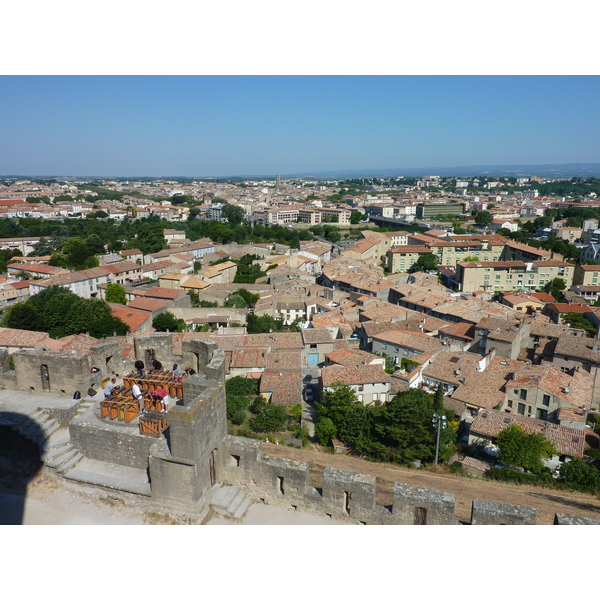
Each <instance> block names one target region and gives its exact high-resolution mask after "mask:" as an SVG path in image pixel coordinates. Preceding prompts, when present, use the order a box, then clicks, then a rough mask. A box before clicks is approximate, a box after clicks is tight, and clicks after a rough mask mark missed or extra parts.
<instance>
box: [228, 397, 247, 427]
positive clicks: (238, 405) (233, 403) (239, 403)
mask: <svg viewBox="0 0 600 600" xmlns="http://www.w3.org/2000/svg"><path fill="white" fill-rule="evenodd" d="M226 402H227V418H228V419H233V415H235V413H237V412H239V411H245V410H247V409H248V407H249V406H250V398H247V397H246V396H227V400H226ZM236 425H241V423H236Z"/></svg>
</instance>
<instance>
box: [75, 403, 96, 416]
mask: <svg viewBox="0 0 600 600" xmlns="http://www.w3.org/2000/svg"><path fill="white" fill-rule="evenodd" d="M95 404H96V402H95V401H94V400H84V401H83V402H82V403H81V404H80V405H79V406H78V407H77V415H82V414H83V413H85V412H87V411H88V410H89V409H90V408H91V407H92V406H94V405H95Z"/></svg>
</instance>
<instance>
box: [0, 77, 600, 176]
mask: <svg viewBox="0 0 600 600" xmlns="http://www.w3.org/2000/svg"><path fill="white" fill-rule="evenodd" d="M599 92H600V77H598V76H403V75H402V76H250V75H248V76H107V77H103V76H1V77H0V139H1V143H0V174H2V175H9V174H19V175H34V174H36V175H105V176H108V175H113V176H136V175H137V176H167V175H172V176H176V175H182V176H184V175H186V176H199V177H200V176H228V175H231V176H233V175H249V176H251V175H275V174H277V173H299V172H310V171H314V172H317V171H328V170H336V169H387V168H402V167H404V168H411V167H412V168H414V167H452V166H466V165H494V164H520V165H526V164H541V163H544V164H546V163H548V164H552V163H571V162H600V146H599V145H598V143H597V139H598V134H599V132H600V111H599V110H598V98H599V97H600V94H599Z"/></svg>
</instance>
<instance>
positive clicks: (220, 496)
mask: <svg viewBox="0 0 600 600" xmlns="http://www.w3.org/2000/svg"><path fill="white" fill-rule="evenodd" d="M239 491H240V490H239V488H237V487H233V486H224V487H222V488H221V489H220V490H219V491H218V492H217V493H216V494H215V496H214V497H213V500H212V502H211V506H212V507H213V508H214V509H215V510H216V511H217V512H222V513H228V512H229V505H230V504H231V502H232V501H233V499H234V498H235V497H236V496H237V494H238V492H239Z"/></svg>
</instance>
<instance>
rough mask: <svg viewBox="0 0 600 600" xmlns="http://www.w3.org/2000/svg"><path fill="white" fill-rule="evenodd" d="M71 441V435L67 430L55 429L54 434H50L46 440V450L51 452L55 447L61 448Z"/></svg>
mask: <svg viewBox="0 0 600 600" xmlns="http://www.w3.org/2000/svg"><path fill="white" fill-rule="evenodd" d="M70 440H71V435H70V433H69V430H68V429H67V428H64V429H57V430H56V431H55V432H54V433H52V434H50V436H49V437H48V439H47V440H46V450H51V449H52V448H55V447H56V446H63V445H64V444H66V443H68V442H69V441H70Z"/></svg>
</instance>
